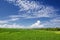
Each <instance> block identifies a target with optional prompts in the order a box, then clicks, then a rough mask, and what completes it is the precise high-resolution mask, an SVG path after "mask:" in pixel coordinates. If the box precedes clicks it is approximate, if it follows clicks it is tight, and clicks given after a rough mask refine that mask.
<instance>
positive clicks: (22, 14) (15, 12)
mask: <svg viewBox="0 0 60 40" xmlns="http://www.w3.org/2000/svg"><path fill="white" fill-rule="evenodd" d="M56 27H58V28H60V0H0V28H56Z"/></svg>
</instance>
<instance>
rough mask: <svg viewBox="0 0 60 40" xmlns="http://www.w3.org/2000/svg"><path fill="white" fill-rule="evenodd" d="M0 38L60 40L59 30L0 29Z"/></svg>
mask: <svg viewBox="0 0 60 40" xmlns="http://www.w3.org/2000/svg"><path fill="white" fill-rule="evenodd" d="M0 40H60V31H46V30H36V29H0Z"/></svg>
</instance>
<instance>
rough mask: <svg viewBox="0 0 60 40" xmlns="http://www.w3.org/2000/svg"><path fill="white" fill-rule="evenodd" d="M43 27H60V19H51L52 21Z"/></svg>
mask: <svg viewBox="0 0 60 40" xmlns="http://www.w3.org/2000/svg"><path fill="white" fill-rule="evenodd" d="M43 25H44V26H45V27H50V28H56V27H60V19H59V18H54V19H51V20H50V21H47V22H45V23H44V24H43Z"/></svg>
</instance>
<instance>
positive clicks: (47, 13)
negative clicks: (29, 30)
mask: <svg viewBox="0 0 60 40" xmlns="http://www.w3.org/2000/svg"><path fill="white" fill-rule="evenodd" d="M6 1H8V2H12V3H13V4H14V5H15V6H18V7H19V8H20V10H19V13H18V15H19V16H18V15H15V16H16V17H20V18H21V17H22V18H40V17H52V16H53V15H54V13H55V12H56V11H57V10H56V9H55V8H54V7H53V6H46V5H43V4H41V3H38V2H35V1H30V0H6ZM13 16H14V15H13ZM15 16H14V17H15Z"/></svg>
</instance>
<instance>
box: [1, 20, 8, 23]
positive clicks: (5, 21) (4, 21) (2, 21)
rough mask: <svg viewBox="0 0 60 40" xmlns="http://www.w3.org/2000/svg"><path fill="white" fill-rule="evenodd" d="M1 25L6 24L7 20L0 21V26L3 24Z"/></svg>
mask: <svg viewBox="0 0 60 40" xmlns="http://www.w3.org/2000/svg"><path fill="white" fill-rule="evenodd" d="M3 23H8V21H7V20H0V24H3Z"/></svg>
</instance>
